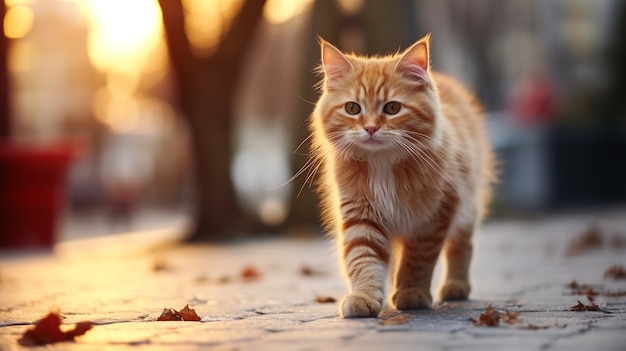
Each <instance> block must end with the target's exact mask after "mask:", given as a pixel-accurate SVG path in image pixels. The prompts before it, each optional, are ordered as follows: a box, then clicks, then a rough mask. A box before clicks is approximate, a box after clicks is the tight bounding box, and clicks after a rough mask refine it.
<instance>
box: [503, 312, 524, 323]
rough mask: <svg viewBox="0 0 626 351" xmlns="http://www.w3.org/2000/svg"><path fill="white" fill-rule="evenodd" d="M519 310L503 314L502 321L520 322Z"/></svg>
mask: <svg viewBox="0 0 626 351" xmlns="http://www.w3.org/2000/svg"><path fill="white" fill-rule="evenodd" d="M518 317H519V312H506V313H504V314H503V315H502V317H501V319H502V322H504V323H506V324H518V323H519V322H520V320H519V319H518Z"/></svg>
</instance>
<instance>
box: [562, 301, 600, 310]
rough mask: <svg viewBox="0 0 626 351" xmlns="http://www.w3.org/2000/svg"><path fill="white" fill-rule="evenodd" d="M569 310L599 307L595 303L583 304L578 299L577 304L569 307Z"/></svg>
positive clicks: (598, 308)
mask: <svg viewBox="0 0 626 351" xmlns="http://www.w3.org/2000/svg"><path fill="white" fill-rule="evenodd" d="M569 310H570V311H600V307H598V305H596V304H595V303H593V302H592V303H591V305H585V304H583V303H582V302H580V300H578V304H577V305H575V306H572V307H570V309H569Z"/></svg>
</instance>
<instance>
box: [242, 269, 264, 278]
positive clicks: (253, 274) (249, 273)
mask: <svg viewBox="0 0 626 351" xmlns="http://www.w3.org/2000/svg"><path fill="white" fill-rule="evenodd" d="M241 277H242V278H243V279H245V280H255V279H259V278H261V273H260V272H259V271H258V270H257V269H256V268H254V267H252V266H247V267H245V268H244V269H243V270H242V271H241Z"/></svg>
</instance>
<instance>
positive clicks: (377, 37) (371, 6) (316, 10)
mask: <svg viewBox="0 0 626 351" xmlns="http://www.w3.org/2000/svg"><path fill="white" fill-rule="evenodd" d="M341 3H342V2H341V1H338V0H316V1H315V4H314V6H313V14H312V20H311V25H310V27H309V28H310V31H309V32H308V33H306V35H305V38H307V40H308V42H309V44H308V45H307V46H306V47H307V51H308V52H307V55H306V56H305V57H306V62H305V65H304V67H305V69H304V70H303V71H302V74H304V75H305V78H304V79H303V80H302V82H303V83H302V84H303V86H302V88H301V93H300V96H302V99H301V100H302V101H301V102H300V104H299V107H298V111H300V113H298V116H301V118H302V119H301V120H297V121H296V125H297V126H298V128H297V129H296V131H295V133H294V139H295V140H294V143H295V145H300V143H303V144H302V145H301V146H300V148H299V150H298V152H297V153H296V154H295V155H294V159H293V161H292V162H293V166H294V169H295V170H296V171H297V170H299V169H301V168H302V167H305V163H306V159H307V158H306V157H304V156H302V154H303V153H306V152H307V151H308V150H309V144H308V135H309V130H308V128H307V122H306V121H307V118H308V116H309V114H310V113H311V112H312V109H313V108H312V106H311V103H312V102H313V101H316V100H317V92H316V91H315V90H314V89H313V86H314V85H315V84H316V83H317V82H318V81H319V80H320V79H321V77H320V76H316V75H315V74H314V73H313V71H314V68H315V67H316V66H317V65H318V64H319V63H320V48H319V45H318V43H317V42H316V41H315V37H316V35H319V36H321V37H322V38H324V39H325V40H328V41H329V42H331V43H333V44H335V45H336V46H337V47H338V48H340V49H341V50H344V51H347V52H351V51H354V52H356V53H362V54H376V53H389V52H395V51H397V50H398V49H400V48H406V47H407V46H408V45H410V44H411V43H413V42H414V41H415V40H417V39H419V38H420V37H421V36H422V35H423V34H425V33H421V35H420V33H417V23H416V15H415V11H414V10H415V8H414V1H411V0H388V1H380V0H364V1H363V2H359V1H353V2H347V1H344V2H343V3H344V4H343V5H342V4H341ZM348 3H349V4H348ZM346 4H348V5H354V6H348V5H346ZM310 171H313V170H312V169H311V170H310ZM318 176H319V175H318ZM306 181H310V182H315V180H311V179H308V177H307V172H305V173H304V174H303V175H301V176H300V177H298V178H297V179H296V181H295V188H296V189H297V190H299V189H300V188H302V187H304V188H303V189H302V191H301V192H300V194H299V197H298V198H297V199H294V200H293V201H292V203H291V208H290V211H289V219H288V223H287V226H288V227H291V228H293V227H300V226H305V225H309V226H310V225H311V224H315V223H317V218H318V210H317V205H316V204H317V201H316V198H315V196H314V195H313V193H312V192H311V191H308V189H306V186H307V184H304V183H305V182H306Z"/></svg>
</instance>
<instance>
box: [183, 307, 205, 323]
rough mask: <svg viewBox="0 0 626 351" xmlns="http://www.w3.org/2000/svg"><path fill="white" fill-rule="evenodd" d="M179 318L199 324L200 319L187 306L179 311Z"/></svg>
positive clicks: (194, 311)
mask: <svg viewBox="0 0 626 351" xmlns="http://www.w3.org/2000/svg"><path fill="white" fill-rule="evenodd" d="M180 316H181V317H182V318H183V320H184V321H192V322H199V321H200V319H201V318H200V316H198V314H197V313H196V310H194V309H193V308H190V307H189V305H185V307H184V308H183V309H182V310H180Z"/></svg>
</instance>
